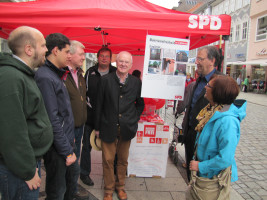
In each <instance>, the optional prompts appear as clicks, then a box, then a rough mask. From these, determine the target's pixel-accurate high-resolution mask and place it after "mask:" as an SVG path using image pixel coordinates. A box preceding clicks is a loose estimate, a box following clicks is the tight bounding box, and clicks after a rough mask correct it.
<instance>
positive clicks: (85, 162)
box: [80, 125, 93, 176]
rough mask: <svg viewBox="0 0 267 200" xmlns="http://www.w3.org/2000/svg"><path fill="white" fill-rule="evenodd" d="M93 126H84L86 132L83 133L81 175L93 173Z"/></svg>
mask: <svg viewBox="0 0 267 200" xmlns="http://www.w3.org/2000/svg"><path fill="white" fill-rule="evenodd" d="M92 130H93V128H92V127H91V126H88V125H85V126H84V134H83V147H82V155H81V163H80V168H81V175H82V176H89V175H90V173H91V150H92V146H91V144H90V135H91V132H92Z"/></svg>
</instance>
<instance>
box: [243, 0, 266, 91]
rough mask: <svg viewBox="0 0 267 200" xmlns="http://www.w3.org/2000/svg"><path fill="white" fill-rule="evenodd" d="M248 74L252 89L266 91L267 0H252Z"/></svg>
mask: <svg viewBox="0 0 267 200" xmlns="http://www.w3.org/2000/svg"><path fill="white" fill-rule="evenodd" d="M250 21H251V23H250V34H249V45H248V51H247V52H248V56H247V57H248V59H247V64H246V71H247V74H248V75H250V83H251V85H250V86H251V87H250V88H251V89H252V90H256V91H259V92H266V82H267V0H251V8H250Z"/></svg>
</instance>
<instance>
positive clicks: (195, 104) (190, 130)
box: [183, 46, 221, 180]
mask: <svg viewBox="0 0 267 200" xmlns="http://www.w3.org/2000/svg"><path fill="white" fill-rule="evenodd" d="M219 62H221V61H220V54H219V51H218V48H217V47H215V46H205V47H202V48H199V49H198V53H197V57H196V64H197V69H198V74H199V76H200V77H199V78H198V79H197V81H196V83H194V82H193V83H191V84H195V85H194V86H193V87H190V85H191V84H189V85H188V87H190V88H192V91H189V93H190V94H192V95H191V96H190V97H189V98H188V100H189V101H188V102H189V103H188V105H187V107H186V113H185V116H184V121H183V125H184V136H185V137H184V144H185V155H186V167H187V177H188V180H190V170H189V163H190V161H191V160H192V158H193V154H194V146H195V140H196V134H197V131H196V130H195V127H196V125H197V124H198V121H197V119H196V116H197V115H198V113H199V112H200V111H201V110H202V109H203V108H204V107H205V106H206V105H207V104H208V103H209V102H208V100H207V99H205V98H204V95H205V93H206V89H205V86H206V84H207V83H208V82H209V80H210V78H211V76H212V75H213V74H214V73H216V74H219V73H220V72H218V71H216V68H215V67H217V66H218V64H219Z"/></svg>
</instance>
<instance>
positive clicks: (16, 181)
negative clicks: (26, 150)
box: [0, 161, 41, 200]
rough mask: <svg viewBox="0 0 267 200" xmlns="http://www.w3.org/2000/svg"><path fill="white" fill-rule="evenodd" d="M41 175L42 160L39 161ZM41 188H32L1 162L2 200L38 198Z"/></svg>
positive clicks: (0, 186) (0, 190)
mask: <svg viewBox="0 0 267 200" xmlns="http://www.w3.org/2000/svg"><path fill="white" fill-rule="evenodd" d="M37 166H38V169H39V176H40V178H41V170H40V166H41V161H38V162H37ZM38 197H39V188H38V189H36V190H34V189H33V190H30V189H29V187H28V185H27V184H26V182H25V181H24V180H22V179H20V178H19V177H17V176H16V175H14V174H13V173H12V172H10V171H9V170H8V169H7V167H6V166H5V165H4V164H2V163H0V199H2V200H13V199H14V200H17V199H21V200H38Z"/></svg>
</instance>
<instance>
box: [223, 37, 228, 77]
mask: <svg viewBox="0 0 267 200" xmlns="http://www.w3.org/2000/svg"><path fill="white" fill-rule="evenodd" d="M228 42H229V40H224V59H223V74H226V67H227V51H228Z"/></svg>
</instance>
